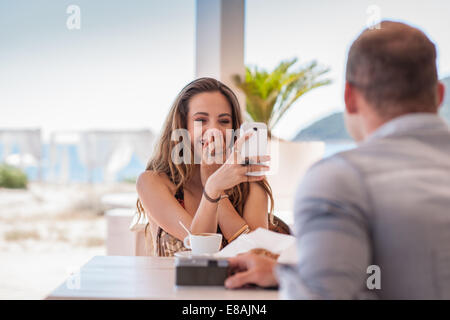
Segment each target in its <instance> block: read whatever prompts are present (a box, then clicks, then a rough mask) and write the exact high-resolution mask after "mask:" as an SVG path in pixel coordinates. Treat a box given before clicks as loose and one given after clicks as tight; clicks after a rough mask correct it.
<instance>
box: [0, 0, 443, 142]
mask: <svg viewBox="0 0 450 320" xmlns="http://www.w3.org/2000/svg"><path fill="white" fill-rule="evenodd" d="M70 4H73V3H72V1H58V2H56V1H55V2H53V4H52V5H49V2H48V1H45V2H44V1H33V2H31V3H30V2H25V1H23V2H21V1H12V0H10V1H2V2H1V3H0V40H1V43H2V50H0V70H1V71H2V72H1V73H0V105H1V107H2V111H3V114H4V115H5V114H6V116H4V117H2V119H1V120H0V128H17V127H20V128H41V129H42V131H43V134H44V139H46V138H48V135H49V133H50V132H53V131H71V130H74V131H79V130H88V129H151V130H152V131H153V132H154V133H156V134H157V133H158V132H159V130H160V129H161V126H162V123H163V121H164V119H165V116H166V114H167V111H168V109H169V107H170V105H171V103H172V101H173V100H174V98H175V96H176V95H177V93H178V92H179V90H180V89H181V88H182V87H183V86H184V85H185V84H187V83H188V82H190V81H191V80H193V78H194V54H195V53H194V50H195V43H194V41H195V1H194V0H171V1H165V2H161V1H135V2H133V6H131V4H130V2H127V3H125V2H110V1H96V2H92V1H91V2H89V1H87V0H84V1H77V3H76V4H77V5H78V6H79V7H80V9H81V29H80V30H72V31H70V30H68V29H67V28H66V19H67V17H68V16H69V15H68V14H67V13H66V8H67V7H68V6H69V5H70ZM373 4H376V5H378V7H379V8H380V10H381V12H380V13H381V18H382V19H394V20H400V21H405V22H407V23H410V24H411V23H414V25H415V26H418V27H420V29H422V30H423V31H424V32H425V33H426V34H427V35H428V36H429V37H430V38H431V39H432V40H433V41H434V42H435V43H436V45H437V48H438V70H439V75H440V77H441V78H442V77H445V76H448V75H450V39H448V36H447V34H446V32H447V31H448V30H450V19H448V13H449V12H450V2H446V1H437V0H434V1H428V2H426V3H424V2H423V1H418V0H416V1H396V2H395V3H391V2H389V1H377V2H375V3H374V2H372V1H356V0H351V1H347V2H346V3H345V5H342V4H339V3H337V2H335V1H330V0H323V1H320V2H314V3H310V2H308V3H305V2H303V3H302V2H299V1H287V0H285V1H279V0H278V1H275V0H264V1H261V0H247V2H246V26H245V63H246V65H255V64H256V65H258V66H259V67H263V68H267V69H272V68H273V67H274V66H275V65H276V64H277V63H279V62H280V61H281V60H285V59H289V58H292V57H298V58H299V60H300V61H301V62H308V61H311V60H317V61H318V62H319V64H320V65H322V66H325V67H326V66H328V67H330V68H331V72H330V73H329V74H328V77H330V78H331V79H332V80H333V84H332V85H329V86H327V87H323V88H319V89H316V90H314V91H312V92H310V93H308V94H306V95H305V96H304V97H302V98H301V99H300V100H299V102H298V103H297V104H296V105H295V106H294V107H293V108H292V110H290V111H289V112H288V113H287V115H286V116H285V117H284V118H283V119H282V120H281V121H280V123H279V125H278V126H277V127H276V128H275V130H274V134H276V135H278V136H279V137H281V138H285V139H290V138H292V137H293V136H294V135H295V134H296V133H297V132H298V130H299V129H300V128H303V127H305V126H307V125H308V124H310V123H311V122H313V121H315V120H317V119H319V118H321V117H323V116H326V115H328V114H330V113H332V112H336V111H341V110H343V84H344V68H345V59H346V53H347V50H348V47H349V45H350V43H351V42H352V41H353V39H354V38H355V37H356V36H357V35H358V34H359V33H360V32H361V31H362V30H363V29H364V28H365V27H366V23H367V20H368V19H369V14H368V13H367V8H368V7H369V5H373ZM162 30H163V31H162ZM11 35H12V36H11ZM5 112H6V113H5Z"/></svg>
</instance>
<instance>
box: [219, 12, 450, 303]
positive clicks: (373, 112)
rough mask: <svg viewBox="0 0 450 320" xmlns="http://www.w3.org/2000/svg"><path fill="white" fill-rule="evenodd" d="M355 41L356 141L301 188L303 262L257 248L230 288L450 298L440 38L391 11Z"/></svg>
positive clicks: (350, 68) (351, 60) (449, 190)
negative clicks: (280, 261) (281, 261)
mask: <svg viewBox="0 0 450 320" xmlns="http://www.w3.org/2000/svg"><path fill="white" fill-rule="evenodd" d="M380 27H381V28H380V29H373V30H370V29H367V30H365V31H364V32H363V33H362V34H361V35H360V36H359V37H358V38H357V39H356V40H355V42H354V43H353V44H352V46H351V48H350V51H349V54H348V60H347V70H346V86H345V111H346V117H345V118H346V125H347V129H348V131H349V132H350V134H351V135H352V137H353V138H354V139H355V140H356V141H357V142H361V143H360V144H359V146H358V147H357V148H356V149H353V150H350V151H346V152H342V153H339V154H337V155H335V156H333V157H330V158H328V159H324V160H322V161H320V162H319V163H317V164H316V165H314V166H313V167H312V168H311V169H310V170H309V171H308V172H307V174H306V175H305V177H304V178H303V180H302V183H301V184H300V186H299V188H298V191H297V194H296V199H295V209H294V211H295V212H294V213H295V227H294V233H295V234H296V236H297V246H298V255H299V262H298V264H297V265H296V266H282V265H277V264H276V261H275V260H272V259H268V258H265V257H262V256H255V255H251V254H246V255H240V256H238V257H236V258H233V259H230V263H231V266H232V267H234V268H235V269H237V270H239V271H241V272H239V273H237V274H235V275H234V276H231V277H229V278H228V279H227V281H226V282H225V286H226V287H228V288H237V287H241V286H243V285H245V284H248V283H253V284H257V285H260V286H276V285H278V284H279V285H280V287H281V292H282V294H283V297H287V298H291V299H311V298H312V299H314V298H322V299H360V298H372V297H375V298H381V299H450V131H449V128H448V126H447V125H446V124H445V122H444V121H443V120H442V119H441V118H440V117H439V116H438V115H437V112H438V108H439V106H440V104H441V103H442V100H443V97H444V86H443V85H442V84H441V83H440V82H438V78H437V70H436V49H435V46H434V45H433V43H432V42H431V41H430V40H429V39H428V38H427V37H426V35H425V34H424V33H422V32H421V31H419V30H418V29H415V28H413V27H410V26H408V25H405V24H402V23H397V22H390V21H383V22H382V23H381V24H380Z"/></svg>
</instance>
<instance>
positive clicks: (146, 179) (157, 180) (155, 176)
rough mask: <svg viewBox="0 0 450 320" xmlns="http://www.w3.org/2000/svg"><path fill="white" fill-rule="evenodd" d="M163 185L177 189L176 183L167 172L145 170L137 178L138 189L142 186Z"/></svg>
mask: <svg viewBox="0 0 450 320" xmlns="http://www.w3.org/2000/svg"><path fill="white" fill-rule="evenodd" d="M161 186H165V187H167V188H168V189H169V190H171V191H172V189H175V185H174V184H173V182H172V181H170V179H169V177H168V176H167V174H165V173H164V172H156V171H153V170H145V171H144V172H142V173H141V174H140V175H139V177H138V178H137V180H136V189H137V190H138V191H139V189H142V188H144V187H145V188H153V187H156V188H159V187H161Z"/></svg>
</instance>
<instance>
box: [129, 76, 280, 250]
mask: <svg viewBox="0 0 450 320" xmlns="http://www.w3.org/2000/svg"><path fill="white" fill-rule="evenodd" d="M241 122H242V116H241V109H240V107H239V103H238V100H237V98H236V96H235V95H234V93H233V92H232V91H231V90H230V88H228V87H227V86H226V85H224V84H223V83H221V82H220V81H217V80H215V79H212V78H200V79H197V80H195V81H193V82H191V83H189V84H188V85H187V86H186V87H185V88H183V89H182V90H181V92H180V93H179V94H178V96H177V98H176V100H175V102H174V103H173V105H172V108H171V110H170V112H169V115H168V117H167V119H166V122H165V125H164V128H163V131H162V134H161V137H160V140H159V143H158V144H157V147H156V149H155V153H154V155H153V157H152V158H151V160H150V161H149V163H148V165H147V168H146V171H144V172H143V173H142V174H141V175H140V176H139V178H138V180H137V183H136V188H137V192H138V195H139V200H138V203H137V207H138V213H139V215H142V214H145V213H147V217H148V220H149V224H148V225H149V226H150V227H151V228H150V229H151V235H152V240H153V248H154V254H155V255H158V256H173V255H174V253H175V252H177V251H185V250H186V248H185V247H184V245H183V239H184V238H185V237H186V236H187V234H186V231H185V230H184V229H183V228H182V226H181V225H180V224H179V221H181V222H182V223H183V224H184V225H185V226H186V227H187V228H189V229H190V231H191V232H192V233H207V232H208V233H216V232H219V233H221V234H222V235H223V242H222V246H225V245H226V244H227V243H229V242H231V241H233V240H234V239H236V238H237V237H238V236H239V235H241V234H242V233H247V232H250V231H252V230H254V229H256V228H260V227H261V228H266V229H267V228H268V219H267V213H268V212H269V210H268V199H270V202H271V205H270V207H271V208H270V212H272V210H273V197H272V192H271V189H270V186H269V185H268V183H267V181H266V179H265V176H248V175H246V173H247V172H249V171H264V170H267V169H268V167H266V166H264V165H258V164H248V163H249V159H246V161H247V162H245V163H244V159H242V158H241V157H240V153H239V151H240V148H241V147H242V144H243V143H244V141H245V140H246V139H248V137H249V136H250V135H251V133H249V134H246V135H244V136H242V137H239V138H238V139H237V140H236V142H235V143H234V144H233V140H234V139H232V140H231V147H232V148H229V147H230V146H226V144H225V143H224V137H226V136H227V134H228V136H229V132H230V131H231V130H232V129H234V130H237V129H238V128H239V127H240V125H241ZM199 125H201V128H200V130H198V128H199V127H198V126H199ZM177 129H178V131H180V129H186V130H187V131H185V132H187V133H188V136H189V137H188V138H189V139H188V140H189V142H188V144H189V145H188V147H189V148H188V149H183V150H182V151H181V153H180V154H181V156H182V158H183V159H184V161H181V162H180V161H174V160H173V156H174V154H178V151H177V152H174V151H173V150H179V149H176V148H175V146H176V145H178V144H179V143H187V142H186V139H183V141H182V142H179V141H177V140H175V141H174V140H172V137H173V132H174V131H175V130H177ZM178 131H175V132H178ZM181 131H182V130H181ZM185 150H190V151H185ZM211 156H219V157H220V156H223V159H224V160H225V163H224V164H216V163H213V164H211V162H210V161H206V160H207V159H208V157H211ZM199 159H200V160H199ZM209 159H210V158H209ZM196 160H199V161H196ZM267 160H269V157H268V156H267V157H265V158H260V159H250V162H252V163H254V162H256V161H258V162H263V161H267ZM148 225H147V226H148ZM146 230H147V227H146Z"/></svg>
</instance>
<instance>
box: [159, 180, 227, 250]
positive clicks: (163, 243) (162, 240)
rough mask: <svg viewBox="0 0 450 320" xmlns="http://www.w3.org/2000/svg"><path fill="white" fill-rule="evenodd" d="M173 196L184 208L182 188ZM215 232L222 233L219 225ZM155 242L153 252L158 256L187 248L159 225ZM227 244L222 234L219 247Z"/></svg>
mask: <svg viewBox="0 0 450 320" xmlns="http://www.w3.org/2000/svg"><path fill="white" fill-rule="evenodd" d="M175 198H176V199H177V200H178V202H179V203H180V204H181V206H182V207H183V208H185V206H184V191H183V188H180V189H178V191H177V193H176V194H175ZM217 233H220V234H222V232H221V231H220V227H218V228H217ZM155 243H156V248H155V249H156V252H155V254H156V255H157V256H159V257H173V255H174V254H175V252H179V251H188V250H189V249H188V248H186V247H185V246H184V244H183V241H181V240H179V239H177V238H175V237H174V236H172V235H171V234H169V233H167V232H166V231H164V230H163V229H162V228H161V227H159V226H158V228H157V232H156V240H155ZM227 244H228V242H227V240H225V237H223V236H222V247H221V248H224V247H225V246H226V245H227Z"/></svg>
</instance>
